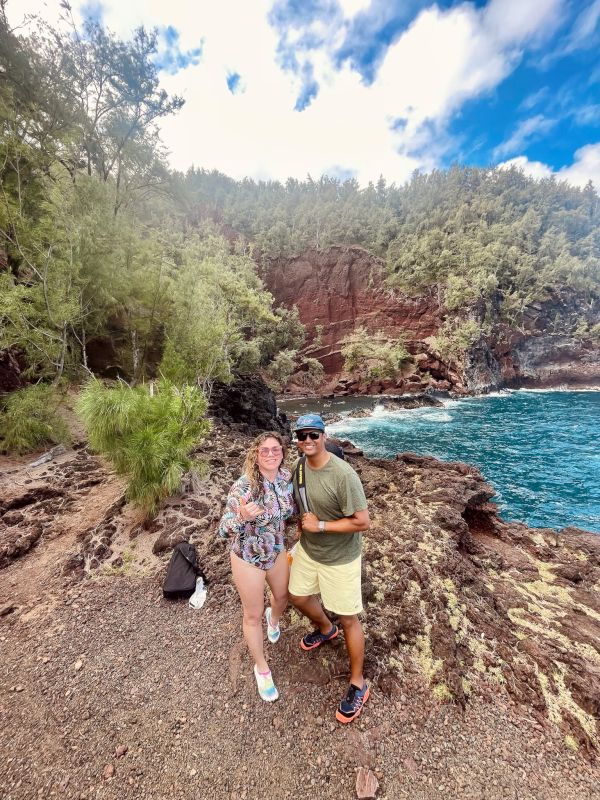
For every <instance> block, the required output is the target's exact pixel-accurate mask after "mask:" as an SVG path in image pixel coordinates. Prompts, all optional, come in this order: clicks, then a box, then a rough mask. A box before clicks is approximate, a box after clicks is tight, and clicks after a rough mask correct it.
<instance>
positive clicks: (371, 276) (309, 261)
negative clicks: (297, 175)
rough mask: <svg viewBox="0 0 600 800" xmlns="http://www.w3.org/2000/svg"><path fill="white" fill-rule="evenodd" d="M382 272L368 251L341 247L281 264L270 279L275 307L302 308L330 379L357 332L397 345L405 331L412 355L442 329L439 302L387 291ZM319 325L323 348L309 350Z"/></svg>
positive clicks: (317, 354)
mask: <svg viewBox="0 0 600 800" xmlns="http://www.w3.org/2000/svg"><path fill="white" fill-rule="evenodd" d="M383 270H384V268H383V264H382V263H381V261H379V260H378V259H376V258H374V257H373V256H372V255H371V254H370V253H368V252H367V251H366V250H363V249H362V248H360V247H342V246H338V247H331V248H330V249H328V250H326V251H317V250H308V251H306V252H305V253H303V254H302V255H300V256H297V257H295V258H291V259H289V260H287V261H284V262H278V263H277V264H275V265H274V266H273V267H272V268H271V270H270V272H269V274H268V275H267V277H266V283H267V286H268V288H269V290H270V291H271V292H272V294H273V295H274V297H275V299H276V301H277V302H278V303H280V304H282V305H284V306H287V307H288V308H289V307H291V306H293V305H297V306H298V310H299V313H300V319H301V321H302V323H303V324H304V325H306V331H307V341H308V343H309V349H310V354H311V355H312V356H314V357H316V358H318V359H319V360H320V361H321V363H322V364H323V366H324V368H325V373H326V374H327V375H328V376H333V375H336V374H339V373H340V372H341V371H342V369H343V358H342V356H341V354H340V343H341V341H342V339H343V338H344V336H346V335H347V334H348V333H350V332H352V331H353V330H354V329H355V328H357V327H364V328H365V329H366V330H367V331H369V332H372V333H374V332H375V331H383V332H384V333H385V334H386V335H388V336H389V337H390V338H392V339H394V338H397V337H398V334H399V333H400V332H401V331H404V332H405V333H406V334H407V338H408V340H409V347H410V349H415V345H416V343H417V342H419V341H422V340H423V339H425V338H426V337H427V336H431V335H433V334H434V333H436V331H437V330H438V328H439V327H440V324H441V311H440V307H439V303H438V301H437V296H434V295H432V294H430V295H427V296H422V297H414V298H411V297H408V296H406V295H404V294H402V293H401V292H398V291H391V290H390V289H388V288H384V275H383ZM318 325H322V326H323V332H322V335H321V345H320V346H319V347H318V348H314V347H310V344H311V343H312V342H313V341H314V339H315V336H316V333H317V326H318ZM418 349H419V347H418V346H417V347H416V350H418Z"/></svg>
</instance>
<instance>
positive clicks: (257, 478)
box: [244, 431, 287, 500]
mask: <svg viewBox="0 0 600 800" xmlns="http://www.w3.org/2000/svg"><path fill="white" fill-rule="evenodd" d="M267 439H275V440H276V441H277V442H279V444H280V445H281V449H282V450H283V453H282V456H281V463H280V464H279V466H280V467H281V464H283V462H284V461H285V457H286V455H287V445H286V443H285V439H284V438H283V436H282V435H281V434H280V433H277V431H267V432H266V433H261V434H259V435H258V436H257V437H256V439H254V441H253V442H252V444H251V445H250V449H249V450H248V453H247V454H246V459H245V461H244V475H245V476H246V477H247V478H248V480H249V481H250V489H251V491H252V497H253V498H254V499H255V500H258V499H260V498H261V497H262V496H263V493H264V489H263V481H262V475H261V474H260V470H259V469H258V451H259V449H260V446H261V445H262V444H264V443H265V442H266V441H267Z"/></svg>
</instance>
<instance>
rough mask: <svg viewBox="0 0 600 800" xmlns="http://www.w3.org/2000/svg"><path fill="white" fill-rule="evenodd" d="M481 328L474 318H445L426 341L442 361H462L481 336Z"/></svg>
mask: <svg viewBox="0 0 600 800" xmlns="http://www.w3.org/2000/svg"><path fill="white" fill-rule="evenodd" d="M481 333H482V328H481V327H480V326H479V325H478V324H477V323H476V322H475V321H474V320H471V319H469V320H465V321H456V320H453V321H451V320H446V322H445V323H444V325H443V326H442V328H441V329H440V331H439V333H438V334H437V335H436V336H430V337H429V338H428V339H427V342H428V343H429V345H430V346H431V347H432V349H433V350H434V351H435V352H436V353H437V354H438V355H439V356H440V358H441V359H442V361H444V362H446V363H449V362H455V363H457V364H459V363H462V361H463V359H464V356H465V353H466V352H467V350H468V349H469V348H470V347H471V345H473V344H474V343H475V342H476V341H477V340H478V339H479V337H480V336H481Z"/></svg>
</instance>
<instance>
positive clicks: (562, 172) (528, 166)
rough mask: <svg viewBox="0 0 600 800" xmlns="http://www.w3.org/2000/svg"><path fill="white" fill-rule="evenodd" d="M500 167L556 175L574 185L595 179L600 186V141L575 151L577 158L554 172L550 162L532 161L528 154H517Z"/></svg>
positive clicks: (537, 176)
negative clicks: (549, 164)
mask: <svg viewBox="0 0 600 800" xmlns="http://www.w3.org/2000/svg"><path fill="white" fill-rule="evenodd" d="M498 167H499V168H500V169H508V168H510V167H518V168H519V169H522V170H523V172H524V173H525V174H526V175H530V176H531V177H532V178H538V179H539V178H549V177H550V176H551V175H555V176H556V177H557V178H559V179H560V180H564V181H568V182H569V183H572V184H573V185H574V186H585V185H586V183H587V182H588V181H590V180H591V181H593V183H594V186H595V187H596V188H597V189H598V188H599V187H600V142H598V143H596V144H587V145H585V147H581V148H579V150H576V151H575V158H574V161H573V163H572V164H571V165H570V166H567V167H562V168H561V169H559V170H558V171H556V172H554V171H553V170H552V168H551V167H549V166H548V164H543V163H542V162H541V161H530V160H529V159H528V158H527V156H517V157H516V158H511V159H510V160H509V161H503V162H502V163H501V164H498Z"/></svg>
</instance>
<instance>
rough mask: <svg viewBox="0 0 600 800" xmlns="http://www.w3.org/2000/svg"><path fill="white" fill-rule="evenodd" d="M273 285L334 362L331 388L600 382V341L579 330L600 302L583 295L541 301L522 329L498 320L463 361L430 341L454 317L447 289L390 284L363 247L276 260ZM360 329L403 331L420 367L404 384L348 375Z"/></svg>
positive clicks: (310, 346)
mask: <svg viewBox="0 0 600 800" xmlns="http://www.w3.org/2000/svg"><path fill="white" fill-rule="evenodd" d="M266 282H267V286H268V288H269V290H270V291H271V292H272V294H273V295H274V297H275V299H276V301H277V302H278V303H280V304H282V305H284V306H287V307H291V306H293V305H297V306H298V310H299V313H300V319H301V321H302V322H303V324H304V325H305V326H306V329H307V346H306V348H305V354H306V355H309V356H312V357H314V358H318V359H319V361H320V362H321V363H322V364H323V367H324V368H325V376H326V380H325V383H324V385H323V386H322V387H321V390H322V391H335V392H336V393H337V394H343V393H372V394H376V393H379V392H386V393H391V394H395V393H396V394H400V393H406V392H418V391H422V390H423V389H425V388H432V389H441V390H447V389H451V390H453V391H456V392H458V393H479V392H486V391H491V390H494V389H498V388H501V387H504V386H507V387H518V386H539V387H546V386H559V385H561V384H565V383H567V384H579V385H582V386H583V385H600V346H599V345H598V343H593V342H592V341H591V340H590V339H589V338H586V337H576V336H574V335H573V334H570V333H569V331H572V330H574V329H575V328H576V327H577V322H578V321H579V320H581V318H582V317H583V318H585V319H586V321H587V322H588V324H589V326H590V327H591V326H592V325H594V324H595V323H597V322H598V321H599V320H600V302H598V301H597V302H596V303H592V304H588V305H587V306H585V307H584V306H583V305H582V303H581V302H580V299H579V298H578V297H577V296H576V295H574V294H572V293H567V292H565V293H564V294H562V295H555V296H552V297H550V298H549V299H548V300H546V301H545V302H543V303H542V302H539V303H534V304H532V305H531V306H529V307H527V308H526V309H525V311H524V314H523V320H522V323H521V326H520V327H519V329H516V328H511V327H509V326H508V325H506V324H505V323H502V322H500V321H497V322H496V323H495V324H494V325H493V328H492V332H491V334H490V335H489V336H487V337H483V336H482V337H481V338H480V339H479V340H478V341H476V342H475V343H474V344H473V345H472V346H471V347H470V348H469V350H468V351H467V353H466V354H465V358H464V363H462V364H460V365H459V364H456V363H450V362H448V363H445V362H444V361H443V360H442V359H441V358H440V357H439V356H438V354H436V353H435V352H434V351H433V350H432V349H431V346H430V345H429V344H428V343H427V342H426V341H425V340H426V339H427V338H428V337H430V336H433V335H435V334H437V333H438V332H439V330H440V328H441V327H442V324H443V322H444V320H445V319H446V318H447V316H448V312H447V311H446V309H445V308H444V307H443V306H442V305H441V303H440V301H439V298H438V294H437V291H435V290H434V289H432V291H431V292H430V293H428V294H425V295H422V296H418V297H408V296H407V295H405V294H403V293H402V292H399V291H398V290H391V289H389V288H387V287H385V285H384V266H383V264H382V263H381V262H380V261H379V260H378V259H376V258H374V257H373V256H372V255H370V254H369V253H368V252H367V251H365V250H363V249H362V248H359V247H341V246H338V247H332V248H330V249H329V250H326V251H315V250H309V251H307V252H305V253H304V254H303V255H301V256H296V257H294V258H291V259H288V260H286V261H283V262H278V263H276V264H274V265H273V266H272V267H271V269H270V271H269V273H268V275H267V276H266ZM474 315H475V316H476V315H477V310H476V309H475V310H474ZM357 328H364V329H365V330H366V331H367V333H375V332H377V331H382V332H383V333H384V334H385V335H386V336H387V337H389V338H390V339H396V338H397V337H398V335H399V334H400V333H403V334H404V335H406V339H407V341H406V344H407V347H408V350H409V351H410V352H411V354H412V355H413V358H414V366H412V367H410V368H407V369H406V370H404V372H403V374H402V375H401V376H400V377H399V378H398V379H397V380H394V381H392V380H377V381H375V382H372V383H370V384H365V383H363V384H361V383H360V382H359V381H357V380H355V379H354V377H353V376H350V375H346V374H344V372H343V363H344V360H343V357H342V355H341V352H340V347H341V342H342V340H343V338H344V337H345V336H346V335H347V334H349V333H351V332H352V331H354V330H355V329H357ZM291 389H292V391H293V390H294V383H293V380H292V384H291ZM299 390H300V389H299ZM301 391H304V389H302V390H301Z"/></svg>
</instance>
